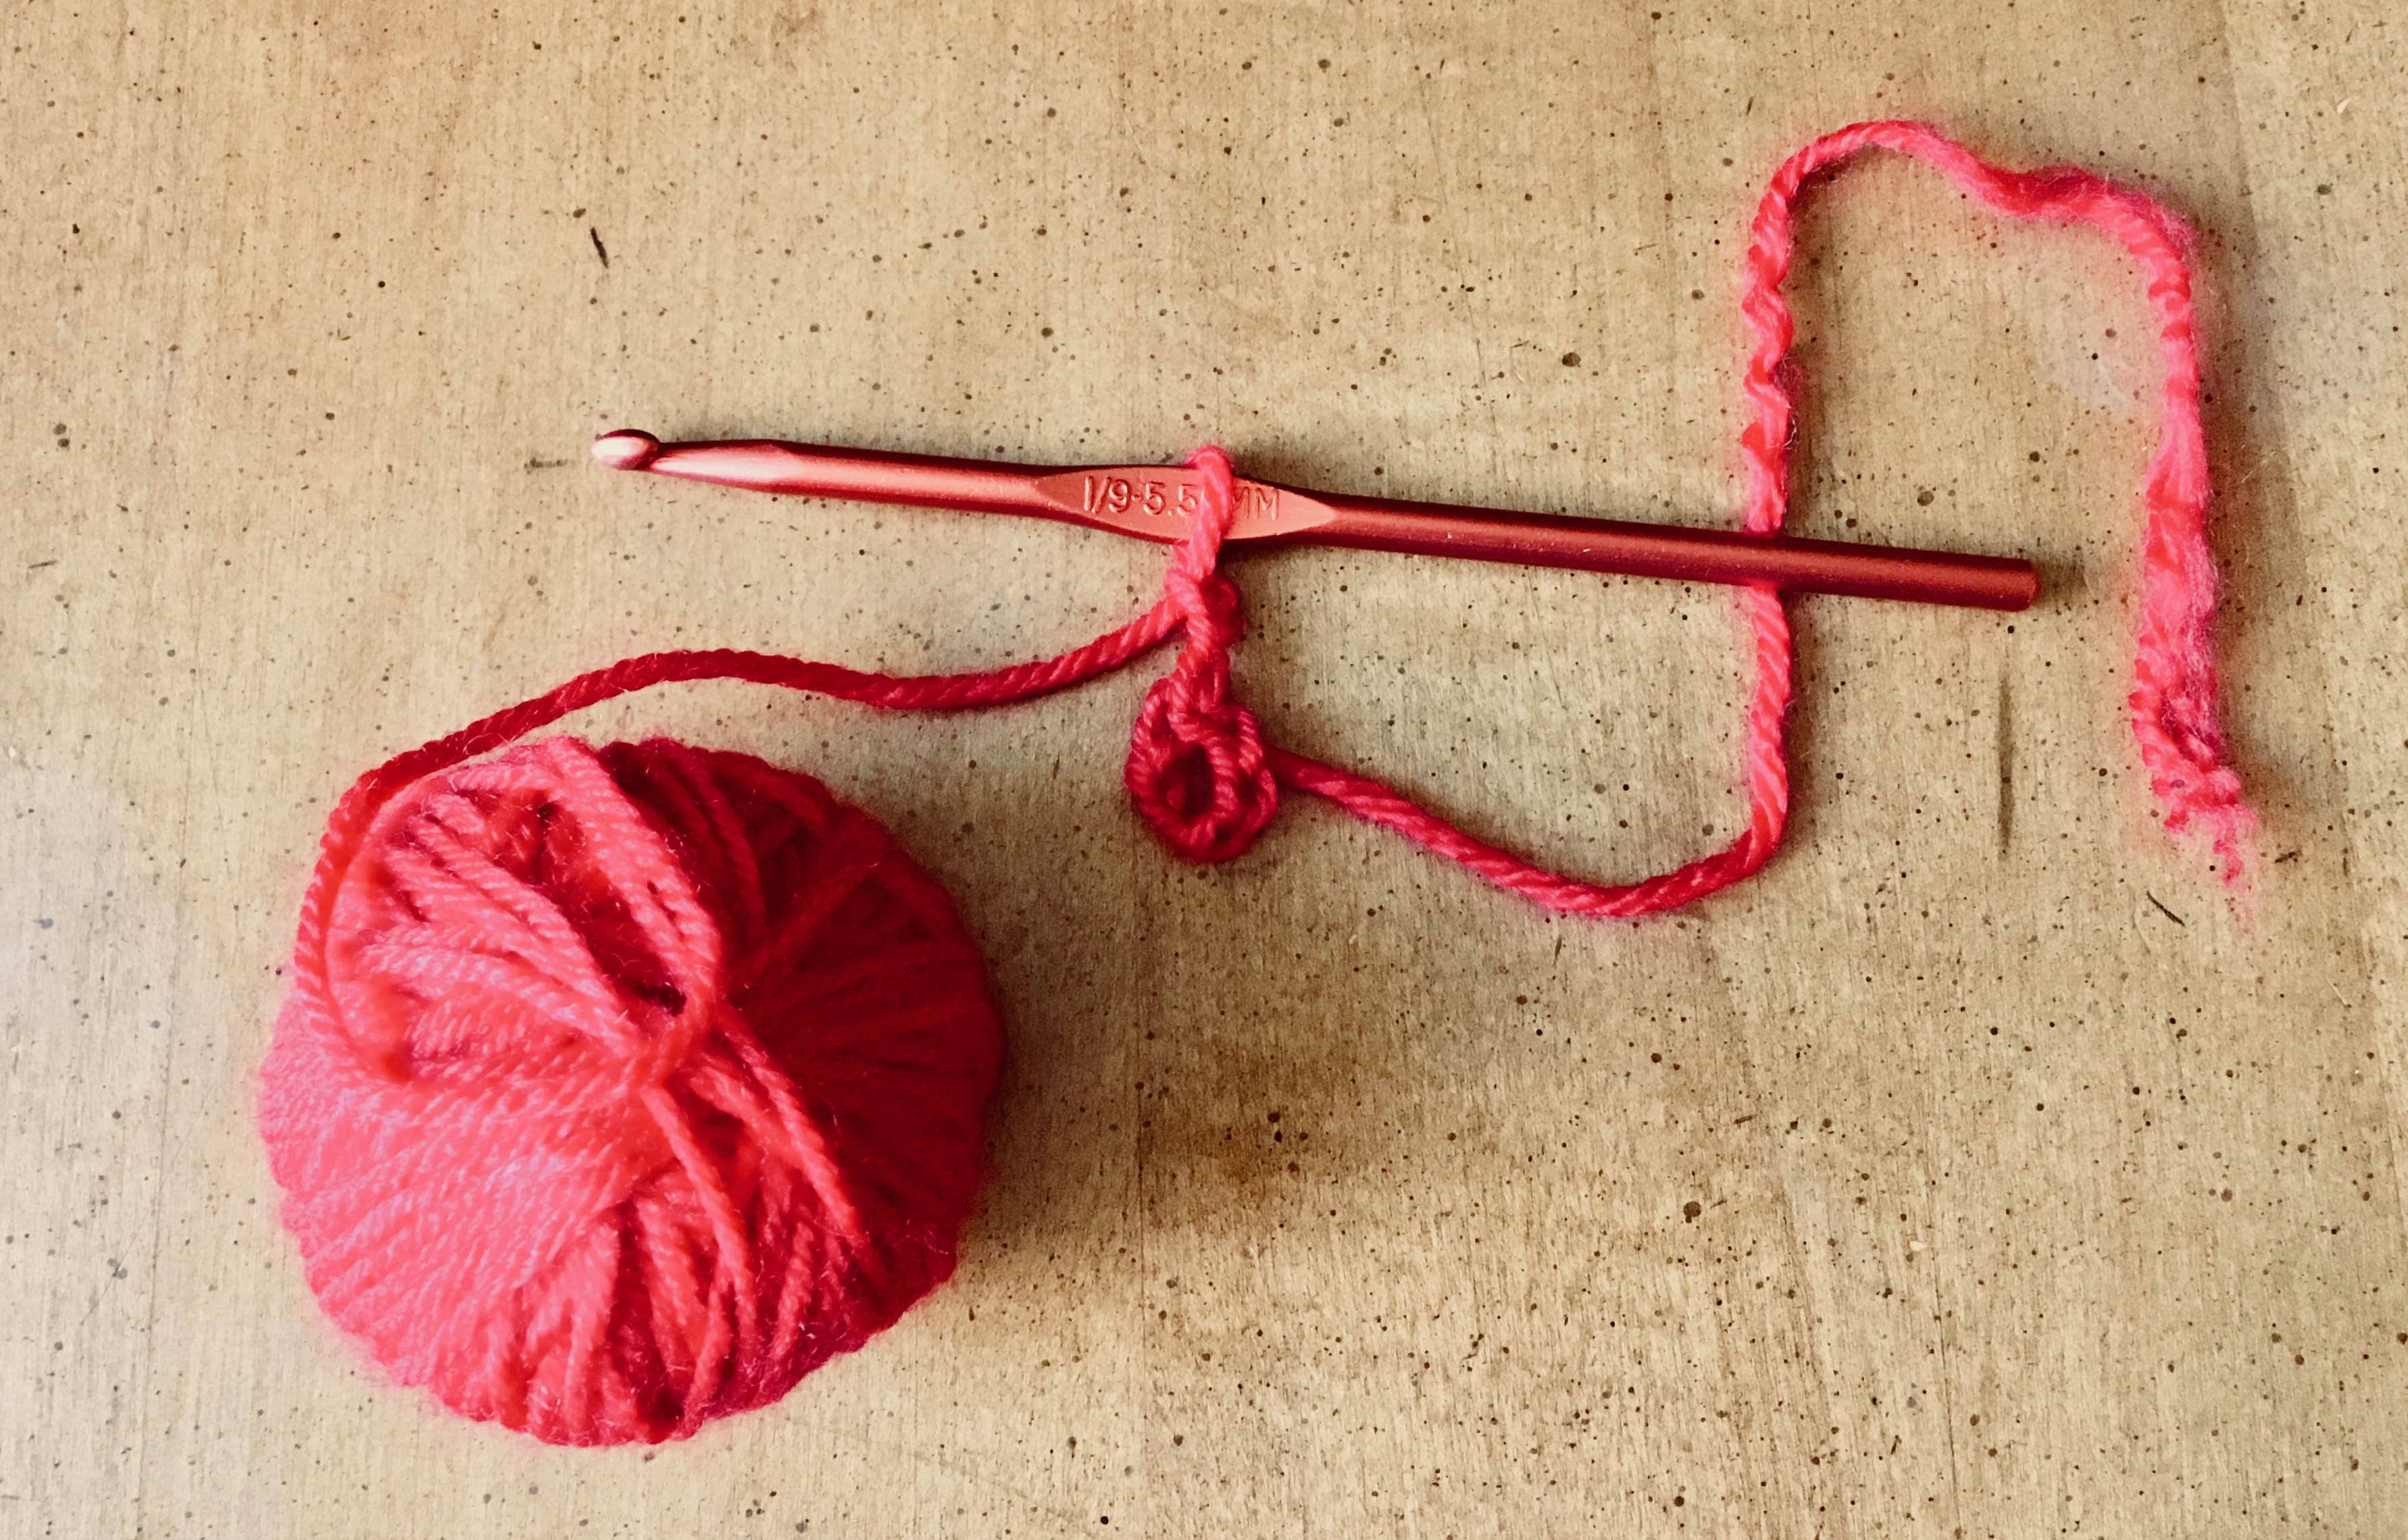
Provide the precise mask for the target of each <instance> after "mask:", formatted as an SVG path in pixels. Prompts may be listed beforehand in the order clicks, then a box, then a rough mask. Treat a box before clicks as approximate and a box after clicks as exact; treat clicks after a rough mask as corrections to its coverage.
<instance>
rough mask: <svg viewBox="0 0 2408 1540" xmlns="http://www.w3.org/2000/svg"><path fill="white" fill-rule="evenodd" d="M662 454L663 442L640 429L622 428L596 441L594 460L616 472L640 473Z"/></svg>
mask: <svg viewBox="0 0 2408 1540" xmlns="http://www.w3.org/2000/svg"><path fill="white" fill-rule="evenodd" d="M660 452H661V441H660V440H659V439H657V438H654V437H653V436H652V435H651V434H648V433H646V432H644V431H643V430H642V429H640V428H621V429H620V430H618V431H617V432H616V433H606V434H604V435H602V436H601V437H599V438H597V439H595V441H594V458H595V460H596V461H597V462H599V463H602V464H605V465H608V466H609V467H610V468H611V469H612V470H614V471H639V470H642V469H643V468H644V467H645V466H647V465H650V464H651V463H652V459H653V457H654V456H655V455H657V454H659V453H660Z"/></svg>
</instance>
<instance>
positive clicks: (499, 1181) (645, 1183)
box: [259, 738, 1002, 1444]
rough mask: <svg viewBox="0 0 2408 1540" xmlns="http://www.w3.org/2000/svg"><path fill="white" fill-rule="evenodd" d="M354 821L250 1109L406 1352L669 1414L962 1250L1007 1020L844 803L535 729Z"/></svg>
mask: <svg viewBox="0 0 2408 1540" xmlns="http://www.w3.org/2000/svg"><path fill="white" fill-rule="evenodd" d="M349 806H350V804H349V803H348V802H347V804H346V807H347V808H348V807H349ZM367 806H370V807H374V805H373V803H370V804H368V805H367ZM344 817H345V814H344V813H343V812H341V811H338V812H337V815H336V821H335V822H334V823H332V824H330V827H329V831H328V836H327V844H326V855H325V859H324V860H323V861H322V863H321V866H320V873H319V883H320V887H319V888H316V889H313V890H312V893H311V899H310V904H309V905H305V909H304V919H303V924H302V934H301V938H300V941H299V943H298V945H297V947H296V951H295V958H294V979H293V987H292V992H291V994H290V996H289V997H288V998H287V1000H286V1002H285V1005H284V1008H283V1012H282V1014H281V1015H280V1016H279V1019H278V1020H277V1025H276V1040H275V1044H274V1046H273V1048H271V1049H270V1050H269V1053H268V1057H267V1062H266V1065H265V1069H264V1071H263V1074H262V1077H263V1081H264V1083H263V1085H262V1087H261V1092H260V1100H259V1122H260V1130H261V1133H262V1134H263V1135H264V1136H265V1140H266V1145H267V1151H268V1158H269V1162H270V1163H271V1165H272V1167H273V1168H274V1171H275V1174H276V1179H277V1180H278V1181H279V1183H281V1184H282V1185H283V1187H284V1189H285V1192H286V1198H285V1202H284V1207H283V1218H284V1223H285V1225H286V1227H287V1228H289V1229H290V1230H291V1231H292V1233H293V1234H294V1238H295V1239H296V1240H298V1241H299V1243H300V1247H301V1253H302V1256H303V1259H304V1262H305V1263H306V1266H307V1272H308V1281H309V1287H310V1288H311V1289H312V1290H315V1292H316V1293H317V1296H318V1299H319V1302H320V1304H321V1305H323V1306H324V1308H325V1311H326V1313H327V1315H328V1316H329V1317H331V1318H332V1319H334V1320H335V1322H336V1323H337V1325H339V1326H340V1327H341V1328H342V1329H343V1330H344V1331H345V1332H347V1333H351V1335H352V1336H354V1337H356V1338H357V1339H358V1340H359V1341H360V1342H361V1343H363V1344H364V1345H365V1346H366V1348H367V1350H368V1351H369V1352H370V1353H371V1354H373V1355H374V1356H375V1358H376V1360H377V1362H379V1363H380V1364H382V1365H383V1366H384V1368H385V1369H386V1370H387V1371H388V1372H389V1373H390V1374H391V1375H392V1376H393V1377H394V1379H396V1380H398V1381H400V1382H402V1383H404V1384H409V1385H423V1386H425V1387H426V1388H427V1389H428V1390H431V1391H433V1392H434V1393H435V1394H436V1395H437V1397H439V1398H440V1399H441V1400H442V1402H443V1403H444V1405H448V1406H450V1407H451V1408H452V1410H454V1411H456V1412H459V1413H461V1414H462V1415H463V1416H466V1417H470V1418H475V1419H493V1420H495V1421H499V1422H501V1423H503V1424H505V1425H507V1426H509V1427H512V1428H517V1429H520V1430H522V1431H523V1432H526V1433H532V1434H534V1435H535V1436H536V1437H538V1438H541V1439H544V1440H546V1441H548V1442H551V1443H555V1444H618V1443H627V1442H633V1441H643V1442H655V1441H658V1440H661V1439H665V1438H682V1437H685V1436H687V1435H689V1434H691V1433H694V1432H695V1430H696V1429H697V1428H699V1427H700V1426H701V1425H702V1424H703V1423H705V1422H707V1421H709V1420H710V1419H714V1418H719V1417H724V1416H726V1415H728V1414H729V1413H732V1412H738V1411H743V1410H745V1409H747V1408H750V1407H754V1406H759V1405H765V1404H767V1403H768V1402H771V1401H774V1400H776V1399H777V1398H778V1397H780V1396H781V1395H783V1394H785V1393H786V1391H787V1390H791V1389H792V1388H793V1387H794V1384H795V1382H796V1380H798V1379H800V1378H801V1377H802V1376H804V1375H805V1374H807V1373H809V1372H810V1370H811V1369H813V1368H814V1367H816V1366H818V1365H819V1364H820V1363H822V1362H824V1361H825V1360H826V1359H828V1358H829V1357H830V1356H831V1355H833V1354H836V1353H840V1352H845V1351H848V1350H850V1349H852V1348H854V1347H859V1346H861V1344H862V1343H863V1342H864V1341H866V1340H867V1338H868V1337H869V1336H870V1335H871V1334H872V1333H876V1332H878V1331H880V1330H882V1329H883V1328H884V1327H886V1326H888V1325H889V1324H891V1323H892V1322H893V1321H894V1320H895V1319H896V1317H897V1316H899V1315H900V1314H901V1313H902V1312H903V1311H904V1310H905V1309H906V1308H907V1307H909V1306H910V1305H911V1304H912V1302H913V1301H915V1300H917V1299H918V1298H920V1296H921V1295H923V1294H925V1292H927V1291H928V1290H930V1289H931V1288H933V1287H935V1286H936V1285H937V1284H938V1283H939V1282H941V1281H942V1280H943V1279H944V1278H945V1277H946V1276H948V1275H949V1274H950V1273H951V1272H952V1271H953V1243H954V1238H955V1235H956V1234H957V1233H958V1231H959V1229H960V1226H961V1223H962V1220H963V1219H964V1218H965V1217H966V1215H967V1214H968V1210H969V1206H970V1204H971V1200H972V1197H973V1195H974V1191H975V1188H976V1185H977V1178H978V1176H979V1172H980V1143H981V1134H982V1118H983V1110H984V1107H985V1105H986V1101H987V1098H988V1095H989V1093H990V1092H991V1091H992V1090H993V1089H994V1084H995V1078H996V1069H997V1065H998V1062H999V1059H1000V1056H1001V1050H1002V1039H1001V1032H1000V1029H999V1027H998V1025H997V1022H996V1014H995V1010H994V1006H993V1005H992V1004H991V1003H990V1001H989V998H988V995H987V991H986V986H985V980H984V969H983V965H982V961H981V959H980V956H979V953H978V951H977V949H976V948H975V947H974V946H973V945H972V943H971V941H970V939H969V937H968V934H966V933H965V932H964V931H963V929H962V926H961V923H960V921H959V920H958V919H956V918H955V916H954V913H953V905H952V903H951V901H950V900H949V899H948V897H947V895H946V893H945V891H944V890H943V889H942V888H941V887H939V885H938V883H937V882H936V880H935V879H934V878H932V877H929V876H928V875H927V873H925V871H923V870H921V868H920V867H919V866H918V865H916V864H914V863H912V862H911V860H910V858H909V857H907V856H906V855H904V854H903V853H902V851H901V850H899V849H898V848H896V845H895V842H894V840H893V838H892V837H891V836H890V835H889V834H887V832H886V831H885V830H884V829H882V828H881V827H880V826H879V825H878V824H877V823H876V822H875V821H873V820H871V819H869V818H868V817H867V815H866V814H864V813H862V812H860V811H859V810H857V809H855V808H853V807H850V806H845V805H844V804H842V803H840V802H838V801H837V800H836V799H835V798H833V797H831V796H830V795H829V794H828V792H827V791H826V789H825V788H824V787H823V786H821V785H820V784H819V783H818V782H817V781H814V780H812V779H810V777H805V776H799V775H795V774H793V773H791V772H788V771H783V770H780V769H777V768H776V767H774V766H772V765H769V764H766V763H762V762H761V761H759V760H757V759H753V758H751V757H749V756H747V755H742V754H729V753H711V752H705V751H700V750H696V749H687V748H685V747H683V746H681V745H679V744H676V743H672V742H669V741H667V740H664V739H655V740H652V741H651V742H648V743H644V744H624V743H623V744H613V745H611V746H610V747H609V748H607V749H601V750H599V751H598V752H597V751H596V750H595V749H591V748H589V747H588V746H586V745H585V744H583V743H581V742H579V741H577V740H575V739H573V738H549V739H544V740H541V741H538V742H535V743H529V744H525V745H523V746H521V747H519V748H515V749H510V750H509V751H508V752H507V753H504V754H502V755H500V756H498V757H496V758H495V759H492V760H489V761H486V762H483V763H476V764H469V765H463V766H458V767H455V768H452V769H449V770H446V771H444V772H442V773H440V774H437V775H432V776H427V777H423V778H421V779H419V780H417V781H415V782H412V783H410V784H409V785H407V786H405V787H404V788H402V789H401V790H400V791H398V792H397V793H396V794H395V795H394V796H393V797H392V799H391V800H390V801H387V802H385V803H384V804H383V805H382V806H380V807H374V813H373V818H372V819H368V820H365V823H364V827H362V828H360V829H358V830H357V831H356V832H347V831H346V830H345V829H344V827H343V826H342V820H344Z"/></svg>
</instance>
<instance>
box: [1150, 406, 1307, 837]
mask: <svg viewBox="0 0 2408 1540" xmlns="http://www.w3.org/2000/svg"><path fill="white" fill-rule="evenodd" d="M1187 463H1188V465H1189V466H1190V467H1191V468H1192V469H1194V470H1196V471H1198V472H1200V473H1201V474H1202V477H1203V482H1204V485H1203V489H1202V497H1201V503H1202V505H1203V506H1201V508H1199V509H1198V511H1197V515H1196V520H1195V522H1194V523H1193V524H1192V525H1191V526H1190V527H1189V529H1188V532H1187V534H1186V535H1183V536H1182V537H1181V539H1180V541H1179V543H1178V545H1176V546H1174V547H1173V548H1172V549H1171V556H1170V572H1169V574H1168V577H1166V578H1164V579H1163V597H1164V598H1165V599H1166V600H1167V601H1168V603H1169V605H1170V606H1171V607H1172V608H1173V609H1175V610H1176V611H1178V613H1179V616H1180V620H1181V622H1182V625H1183V628H1184V631H1185V636H1184V639H1183V642H1182V644H1181V647H1180V651H1179V660H1178V662H1177V663H1173V664H1172V665H1171V669H1170V672H1169V673H1168V674H1166V675H1164V676H1163V677H1161V678H1160V679H1157V680H1155V681H1154V688H1153V689H1151V690H1149V691H1147V692H1146V696H1145V705H1144V706H1141V707H1140V708H1139V710H1138V714H1137V723H1136V725H1135V727H1134V728H1132V729H1131V731H1130V733H1129V754H1128V765H1127V769H1126V773H1125V782H1126V784H1127V786H1128V793H1129V799H1130V800H1131V801H1132V802H1134V803H1135V804H1136V805H1137V810H1138V813H1139V815H1140V817H1142V818H1143V819H1144V820H1146V822H1147V823H1149V824H1150V825H1152V826H1153V828H1154V833H1155V834H1158V835H1160V836H1161V838H1162V842H1163V843H1164V844H1165V845H1168V846H1169V847H1170V848H1171V849H1173V850H1175V851H1177V852H1178V853H1179V854H1180V855H1183V856H1184V857H1186V858H1187V859H1188V860H1190V861H1197V862H1217V861H1227V860H1228V859H1230V858H1231V857H1232V856H1240V855H1243V854H1244V853H1245V852H1246V851H1247V850H1248V849H1249V848H1252V847H1253V845H1254V836H1255V835H1256V834H1260V833H1261V832H1262V830H1263V826H1264V825H1265V824H1267V823H1269V822H1270V820H1271V815H1272V814H1274V813H1276V812H1277V811H1279V785H1278V782H1277V781H1276V780H1274V779H1273V777H1272V775H1271V770H1270V766H1269V763H1268V761H1267V759H1266V756H1265V754H1264V752H1263V737H1262V731H1261V729H1260V727H1259V726H1258V725H1257V724H1256V723H1255V721H1254V713H1253V712H1252V711H1249V710H1247V709H1246V708H1245V707H1244V706H1241V705H1240V704H1239V703H1238V701H1237V699H1236V696H1235V694H1234V693H1233V691H1232V686H1231V682H1230V676H1229V649H1230V647H1231V646H1232V645H1233V644H1234V643H1236V642H1237V640H1238V639H1239V638H1240V637H1241V636H1243V635H1245V630H1246V623H1245V617H1244V614H1243V612H1242V610H1241V608H1240V602H1239V598H1238V590H1237V588H1236V586H1235V585H1234V584H1232V583H1231V582H1230V581H1229V580H1228V579H1227V578H1224V577H1222V576H1221V574H1220V573H1219V571H1218V570H1216V567H1217V563H1218V562H1219V560H1220V552H1221V541H1222V538H1223V537H1224V536H1225V535H1227V534H1228V531H1229V520H1230V518H1231V510H1232V508H1233V507H1234V506H1235V496H1234V480H1235V478H1234V476H1233V474H1232V472H1231V471H1230V469H1229V457H1228V456H1227V455H1226V454H1224V453H1223V452H1222V451H1221V450H1220V449H1217V448H1215V447H1213V446H1211V445H1207V446H1205V447H1204V448H1203V449H1198V450H1197V451H1196V452H1195V454H1193V455H1191V456H1189V457H1188V461H1187Z"/></svg>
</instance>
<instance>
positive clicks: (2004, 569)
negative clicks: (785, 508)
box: [594, 428, 2040, 610]
mask: <svg viewBox="0 0 2408 1540" xmlns="http://www.w3.org/2000/svg"><path fill="white" fill-rule="evenodd" d="M594 458H595V460H598V461H600V462H601V463H603V464H605V465H609V466H611V467H613V468H615V469H618V470H628V471H652V472H653V473H655V474H656V475H661V476H676V477H682V478H685V479H687V480H690V481H710V482H715V483H717V484H718V485H720V486H723V487H746V488H750V489H752V490H753V491H755V492H789V493H794V494H796V495H800V496H808V497H839V498H844V499H847V500H849V501H853V502H859V503H902V504H909V505H910V506H915V507H930V508H953V509H957V510H959V511H961V512H965V513H1018V514H1028V515H1032V516H1034V517H1036V518H1039V519H1054V520H1061V521H1062V522H1065V523H1071V524H1084V525H1086V526H1087V527H1089V528H1091V529H1102V530H1113V531H1116V532H1118V533H1120V534H1123V535H1138V536H1140V537H1141V538H1143V539H1147V540H1159V541H1164V542H1168V541H1172V540H1176V539H1178V538H1179V537H1180V536H1181V535H1184V534H1186V533H1187V520H1188V516H1189V514H1190V513H1192V512H1193V511H1194V510H1195V508H1196V506H1197V497H1198V496H1199V495H1200V493H1199V490H1198V489H1199V488H1200V486H1201V478H1199V477H1198V476H1197V473H1196V472H1194V471H1191V470H1187V469H1185V468H1183V467H1181V466H1177V465H1107V466H1095V467H1087V468H1082V469H1063V468H1060V467H1055V466H1044V465H1013V464H1006V463H1001V462H997V461H989V460H953V459H947V458H944V457H941V456H938V455H925V454H889V453H883V452H881V451H878V450H873V449H831V448H828V447H826V446H824V445H816V444H784V443H780V442H778V441H776V440H774V439H758V438H752V439H726V440H719V441H714V442H708V443H693V444H664V443H662V442H661V441H660V440H659V439H657V438H654V437H653V436H652V435H651V434H648V433H642V432H639V431H638V430H635V429H631V428H623V429H621V430H619V431H618V432H616V433H608V434H604V435H602V436H601V437H599V438H597V439H595V441H594ZM1237 495H1238V506H1237V508H1236V510H1235V514H1236V517H1235V518H1234V520H1232V522H1231V524H1230V526H1229V534H1228V543H1229V544H1231V545H1241V546H1252V547H1255V548H1262V547H1278V546H1289V545H1312V546H1344V547H1347V548H1350V549H1355V550H1385V551H1401V552H1406V553H1409V554H1412V555H1418V556H1456V557H1464V558H1468V559H1469V560H1471V561H1475V562H1511V563H1517V564H1520V565H1525V566H1541V567H1569V568H1571V569H1573V570H1576V571H1581V572H1616V573H1626V574H1628V575H1631V576H1634V577H1641V578H1679V579H1682V580H1684V581H1690V582H1707V583H1770V584H1771V585H1772V586H1773V587H1775V588H1780V589H1786V590H1790V591H1792V592H1805V593H1845V594H1853V595H1856V597H1859V598H1866V599H1908V600H1914V601H1917V602H1919V603H1923V604H1933V605H1966V606H1973V607H1976V608H1980V609H2007V610H2014V609H2023V608H2025V607H2027V606H2029V605H2030V604H2031V602H2032V599H2033V598H2034V596H2035V595H2037V594H2038V592H2040V578H2039V575H2038V574H2037V573H2035V572H2034V571H2033V570H2032V565H2031V563H2028V562H2023V561H2017V560H2015V559H2014V558H2011V557H2002V556H1959V555H1955V554H1952V553H1949V552H1946V551H1935V550H1908V549H1899V548H1898V547H1892V546H1860V545H1850V544H1846V543H1844V542H1841V541H1836V540H1798V539H1792V538H1790V537H1788V536H1786V535H1742V534H1739V533H1737V532H1735V531H1731V530H1713V529H1687V528H1683V527H1680V526H1677V525H1671V524H1638V523H1627V522H1624V521H1621V520H1591V519H1556V518H1550V517H1547V516H1545V515H1542V514H1530V513H1508V512H1506V511H1504V510H1502V509H1498V508H1474V507H1453V506H1442V505H1439V504H1431V503H1406V502H1399V501H1398V500H1397V499H1395V498H1389V497H1354V496H1349V495H1346V494H1344V493H1340V492H1297V491H1296V490H1294V489H1293V488H1289V487H1275V486H1272V485H1271V484H1270V483H1269V482H1267V481H1249V480H1242V479H1241V480H1240V481H1239V482H1238V484H1237Z"/></svg>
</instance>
